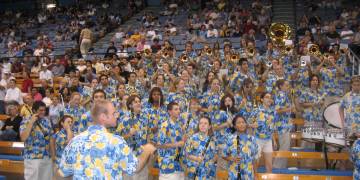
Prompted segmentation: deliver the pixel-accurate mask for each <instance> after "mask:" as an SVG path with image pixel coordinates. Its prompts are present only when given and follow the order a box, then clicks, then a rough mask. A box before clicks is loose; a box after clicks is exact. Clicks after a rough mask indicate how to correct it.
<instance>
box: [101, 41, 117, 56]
mask: <svg viewBox="0 0 360 180" xmlns="http://www.w3.org/2000/svg"><path fill="white" fill-rule="evenodd" d="M117 52H118V51H117V49H116V47H115V43H114V42H113V41H112V42H110V45H109V47H108V48H107V49H106V54H105V56H104V58H109V57H112V56H113V55H115V54H116V53H117Z"/></svg>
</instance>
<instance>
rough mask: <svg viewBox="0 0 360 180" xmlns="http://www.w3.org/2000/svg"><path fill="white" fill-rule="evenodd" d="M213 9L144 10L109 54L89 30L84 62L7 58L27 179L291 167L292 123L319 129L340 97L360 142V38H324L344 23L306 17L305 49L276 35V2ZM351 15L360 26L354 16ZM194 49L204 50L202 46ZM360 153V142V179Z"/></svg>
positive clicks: (239, 172)
mask: <svg viewBox="0 0 360 180" xmlns="http://www.w3.org/2000/svg"><path fill="white" fill-rule="evenodd" d="M187 3H189V2H187ZM187 3H185V4H187ZM212 3H213V4H211V3H210V4H208V6H206V5H205V8H204V9H201V10H199V11H197V12H196V13H193V14H191V15H190V16H189V17H188V19H187V20H186V26H184V27H179V26H178V27H175V26H174V22H171V21H172V20H173V19H175V18H176V16H177V15H178V14H179V13H177V12H179V11H182V9H181V7H178V6H176V7H175V6H174V5H173V4H171V3H169V4H168V6H169V7H168V8H167V9H166V11H171V12H170V14H166V16H169V17H168V18H167V20H166V23H160V22H159V18H158V17H157V14H156V13H155V12H150V13H149V12H147V13H145V14H144V16H143V17H142V18H141V19H139V21H140V22H141V27H139V29H136V28H129V29H126V30H125V29H123V30H119V32H118V33H116V34H115V37H114V38H113V42H110V46H109V48H108V50H107V52H106V54H105V58H100V57H98V56H97V55H96V54H94V53H93V52H92V51H93V48H92V47H91V43H90V44H88V42H87V40H88V39H90V40H91V39H92V36H93V34H92V33H93V31H92V30H90V29H87V28H82V26H81V27H78V33H79V39H77V40H76V41H77V42H78V43H79V48H78V49H79V51H80V52H81V54H82V55H83V58H82V59H81V60H74V59H73V57H72V56H71V55H70V54H66V55H64V56H59V57H55V58H53V59H52V58H50V57H41V58H37V59H33V58H32V57H26V56H25V57H24V58H23V59H15V60H12V59H11V60H9V59H6V58H5V59H3V61H2V62H1V81H0V103H2V104H3V105H0V107H6V108H0V114H7V115H8V116H9V118H8V119H7V120H6V121H4V122H0V123H2V124H0V127H1V131H0V140H3V141H23V142H24V146H25V147H24V152H23V157H24V165H25V166H24V167H25V172H24V176H25V179H49V178H50V177H52V176H54V177H55V178H56V179H61V176H62V177H73V178H75V179H82V178H85V177H86V178H94V179H97V178H99V179H104V178H105V179H122V178H124V179H151V178H152V177H149V167H155V168H158V169H159V179H161V180H165V179H166V180H172V179H174V180H178V179H215V178H216V172H217V171H219V170H227V171H228V177H229V179H234V180H235V179H254V178H255V176H256V170H257V167H258V164H259V159H260V157H264V160H265V168H266V172H272V169H273V168H286V167H287V160H286V159H275V160H274V162H273V157H272V152H273V151H275V150H281V151H289V150H290V147H291V132H293V131H295V130H296V129H294V124H293V121H292V119H293V118H294V117H299V118H303V119H304V121H305V126H312V127H313V128H315V127H316V128H321V127H323V124H324V122H325V120H324V118H323V116H322V113H323V110H324V108H325V107H326V106H327V104H329V103H332V102H337V101H339V104H340V105H339V106H340V109H339V112H338V113H339V114H340V117H341V122H340V123H341V124H342V130H343V131H344V132H346V133H347V134H348V135H349V136H350V135H355V136H359V135H360V134H359V133H360V131H359V127H360V123H359V116H360V96H359V93H360V77H359V76H356V75H354V74H352V72H353V70H352V64H351V63H353V62H352V61H351V58H350V53H349V50H348V48H347V46H344V45H342V44H341V43H340V39H341V38H346V39H350V40H351V41H350V42H356V37H357V34H358V32H356V33H355V30H354V31H353V33H352V34H350V33H341V34H346V36H345V35H344V36H340V37H337V39H338V41H335V42H334V43H333V44H331V43H330V42H328V41H327V42H326V43H325V42H323V41H322V38H320V37H319V36H327V37H328V38H331V34H332V33H334V32H333V31H332V29H333V27H334V26H337V25H339V24H333V23H331V24H332V25H329V24H323V23H320V24H316V23H315V24H311V23H310V22H312V21H313V20H311V19H313V18H309V20H308V18H306V17H304V18H303V19H302V20H301V22H300V25H299V29H298V30H297V31H296V34H297V35H298V36H299V37H300V38H299V43H298V44H297V43H296V41H286V44H285V46H286V47H289V50H286V49H285V48H284V47H285V46H281V45H280V44H279V43H278V42H276V41H275V42H274V41H271V38H270V37H269V33H268V32H269V25H270V23H271V19H270V15H271V12H270V8H269V7H270V6H268V5H269V4H263V3H262V2H261V1H254V2H253V3H252V4H251V7H242V4H231V3H227V1H221V0H220V1H213V2H212ZM210 7H212V8H210ZM345 11H346V12H347V13H348V14H349V16H347V17H348V18H349V20H356V22H358V21H357V19H358V15H357V12H356V11H352V10H344V12H343V13H345ZM83 18H84V19H83V20H87V19H89V18H88V17H87V18H86V17H85V16H84V17H83ZM90 19H91V18H90ZM315 19H317V18H315ZM224 20H226V21H224ZM339 23H340V24H342V23H344V22H343V21H342V20H340V21H339ZM88 24H89V23H85V25H88ZM333 25H334V26H333ZM342 25H344V26H347V25H346V24H342ZM325 27H328V30H329V31H321V33H320V35H315V34H316V33H317V32H318V29H317V28H320V29H327V28H325ZM354 27H356V26H354ZM80 28H81V31H80ZM174 28H175V31H173V30H174ZM313 28H315V31H313V30H312V29H313ZM182 32H185V33H186V34H187V35H189V37H188V39H189V41H187V42H186V44H185V50H184V51H183V52H181V53H180V55H177V54H178V53H177V49H176V46H175V45H173V43H172V42H171V40H169V37H171V36H176V35H178V34H182ZM87 33H88V34H87ZM309 33H310V34H309ZM326 33H327V34H326ZM89 34H90V35H89ZM88 35H89V36H88ZM219 37H221V38H229V39H230V38H237V37H239V38H238V42H239V43H240V48H234V46H233V44H232V42H231V41H230V40H225V41H224V42H223V43H222V44H220V43H213V44H212V43H209V41H210V39H217V38H219ZM84 40H85V41H84ZM149 40H150V41H149ZM130 42H131V43H130ZM160 42H162V43H160ZM194 42H195V43H199V42H201V43H203V48H202V49H194V47H193V45H194ZM256 42H257V43H259V42H264V44H263V45H262V46H258V45H257V44H256ZM350 42H349V43H350ZM118 43H120V45H118ZM48 44H49V43H48ZM314 44H316V45H317V46H318V47H319V51H318V52H313V51H312V50H311V48H313V47H315V46H314ZM129 46H130V47H135V48H136V53H131V52H127V51H126V49H127V47H129ZM315 49H316V48H315ZM33 76H35V77H36V78H37V77H38V79H39V80H38V81H39V83H40V86H39V85H38V86H36V84H35V82H34V79H33V78H32V77H33ZM18 79H22V81H21V84H20V85H19V84H18V82H19V80H18ZM5 105H6V106H5ZM1 111H2V112H1ZM274 134H277V136H274ZM275 137H277V138H275ZM302 146H303V148H312V150H315V149H317V148H318V144H316V143H309V142H303V143H302ZM346 150H349V149H346ZM359 152H360V144H359V142H358V141H356V142H355V143H354V147H353V149H352V151H351V153H352V154H351V155H352V156H351V157H352V158H351V159H352V161H353V162H354V177H355V179H357V178H359V176H360V175H359V172H358V171H359V168H360V166H359V162H360V160H359V158H358V157H359V155H358V154H359Z"/></svg>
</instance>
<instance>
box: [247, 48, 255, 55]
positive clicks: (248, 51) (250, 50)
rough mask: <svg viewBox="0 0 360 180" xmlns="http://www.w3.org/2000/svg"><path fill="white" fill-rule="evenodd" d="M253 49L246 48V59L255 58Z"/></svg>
mask: <svg viewBox="0 0 360 180" xmlns="http://www.w3.org/2000/svg"><path fill="white" fill-rule="evenodd" d="M255 52H256V51H255V48H247V49H246V56H247V57H254V56H255Z"/></svg>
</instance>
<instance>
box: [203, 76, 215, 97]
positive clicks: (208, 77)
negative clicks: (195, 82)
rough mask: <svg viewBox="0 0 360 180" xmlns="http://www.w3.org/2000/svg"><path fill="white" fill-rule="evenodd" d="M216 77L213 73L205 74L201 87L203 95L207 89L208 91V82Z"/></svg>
mask: <svg viewBox="0 0 360 180" xmlns="http://www.w3.org/2000/svg"><path fill="white" fill-rule="evenodd" d="M216 77H217V74H216V73H215V72H213V71H209V72H208V73H207V74H206V77H205V82H204V84H203V86H202V92H203V93H205V92H207V91H208V90H209V89H210V82H211V81H212V80H213V79H214V78H216Z"/></svg>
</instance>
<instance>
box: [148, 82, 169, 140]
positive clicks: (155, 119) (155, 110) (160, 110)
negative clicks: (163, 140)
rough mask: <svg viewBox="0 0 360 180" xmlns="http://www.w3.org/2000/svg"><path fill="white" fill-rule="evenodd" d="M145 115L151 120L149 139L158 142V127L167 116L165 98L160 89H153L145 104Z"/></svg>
mask: <svg viewBox="0 0 360 180" xmlns="http://www.w3.org/2000/svg"><path fill="white" fill-rule="evenodd" d="M144 107H145V110H144V113H145V114H146V117H147V118H148V120H149V124H148V126H149V136H150V137H149V138H150V140H151V141H152V142H154V143H155V142H156V139H155V137H156V133H157V130H158V125H159V124H160V123H161V121H162V120H163V119H164V118H165V116H166V107H165V106H164V96H163V94H162V91H161V89H160V88H159V87H153V88H152V89H151V91H150V94H149V100H148V102H147V103H145V104H144Z"/></svg>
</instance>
